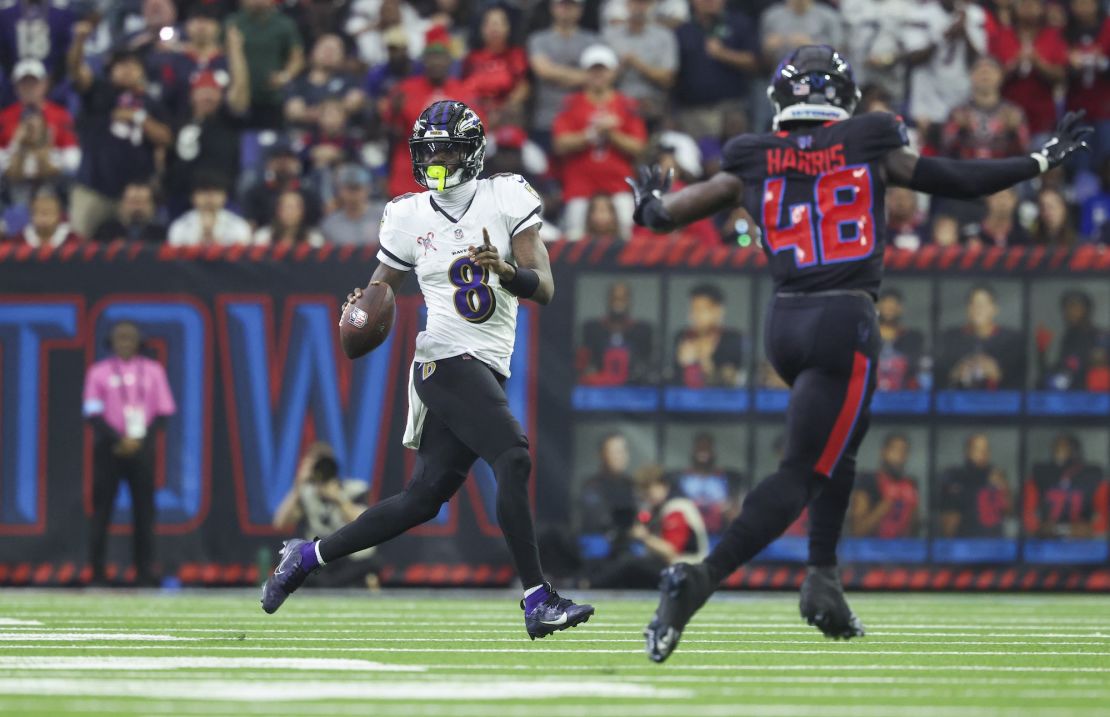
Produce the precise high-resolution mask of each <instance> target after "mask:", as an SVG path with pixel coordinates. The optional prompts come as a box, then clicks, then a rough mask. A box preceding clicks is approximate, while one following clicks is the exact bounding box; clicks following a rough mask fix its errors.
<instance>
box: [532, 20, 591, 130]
mask: <svg viewBox="0 0 1110 717" xmlns="http://www.w3.org/2000/svg"><path fill="white" fill-rule="evenodd" d="M584 2H585V0H551V19H552V23H551V27H550V28H549V29H547V30H543V31H540V32H537V33H534V34H532V35H531V36H529V38H528V63H529V64H530V65H531V67H532V73H533V74H534V75H535V78H536V102H535V109H534V115H533V117H532V125H531V128H532V133H531V134H532V137H533V139H535V140H536V141H537V142H539V144H540V146H541V147H543V148H544V149H545V150H548V149H551V135H552V125H553V124H554V122H555V117H556V116H557V115H558V114H559V113H560V112H561V111H562V109H563V104H564V102H565V100H566V98H567V97H568V96H569V95H570V94H571V93H572V92H574V91H576V90H578V89H580V88H582V87H583V86H585V84H586V80H587V74H588V73H587V72H586V71H585V70H583V69H582V67H581V59H582V54H583V53H584V52H585V51H586V48H588V47H592V46H594V45H596V44H597V42H598V36H597V35H596V34H594V33H593V32H590V31H588V30H583V29H582V28H581V27H580V26H579V25H580V23H581V22H582V6H583V4H584Z"/></svg>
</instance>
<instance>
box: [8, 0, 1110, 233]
mask: <svg viewBox="0 0 1110 717" xmlns="http://www.w3.org/2000/svg"><path fill="white" fill-rule="evenodd" d="M807 43H827V44H831V45H834V46H837V47H839V48H840V50H841V51H842V52H843V53H845V54H846V55H847V57H848V58H849V60H850V61H851V62H852V63H853V65H854V68H855V72H856V77H857V80H858V81H859V84H860V86H861V88H862V89H863V101H862V102H861V106H860V111H871V110H888V111H893V112H897V113H899V114H901V115H903V116H904V117H905V118H906V120H907V122H908V124H909V125H910V127H911V128H912V141H913V143H914V144H915V146H916V148H917V149H918V150H919V151H921V152H922V153H926V154H937V155H946V156H955V157H1001V156H1006V155H1012V154H1018V153H1022V152H1025V151H1027V150H1028V149H1029V148H1030V147H1033V146H1036V145H1037V144H1038V142H1039V141H1040V140H1042V139H1043V137H1044V136H1045V134H1046V133H1047V132H1048V131H1049V130H1050V129H1051V128H1052V127H1053V126H1054V124H1055V122H1056V118H1057V116H1058V115H1060V114H1061V113H1062V112H1063V111H1064V110H1065V109H1083V110H1085V111H1086V113H1087V120H1088V121H1089V122H1090V123H1092V124H1093V125H1094V126H1095V128H1096V133H1095V135H1094V137H1093V140H1092V144H1093V147H1092V149H1093V151H1092V152H1090V153H1089V154H1085V155H1083V156H1080V157H1078V158H1077V160H1076V161H1075V162H1074V163H1073V164H1071V165H1069V166H1068V167H1065V168H1062V169H1061V170H1058V171H1055V172H1053V173H1050V174H1048V175H1045V176H1044V177H1043V178H1041V179H1039V180H1037V181H1036V182H1032V183H1029V184H1028V185H1026V186H1023V187H1020V188H1018V189H1016V190H1007V191H1004V192H1001V193H999V194H996V195H994V196H991V197H988V198H987V199H985V200H984V201H981V202H957V201H951V200H934V201H933V202H932V203H931V204H930V203H929V202H928V201H927V200H926V199H925V198H924V197H921V196H917V195H915V194H914V193H913V192H911V191H909V190H904V189H892V190H891V191H890V196H889V197H888V201H887V208H888V212H889V233H890V236H889V239H890V240H891V241H892V242H893V244H894V245H896V246H898V247H901V248H904V249H910V250H913V249H916V248H918V247H920V246H922V245H925V244H929V243H934V244H939V245H945V246H947V245H954V244H962V245H976V246H983V245H986V246H1011V245H1024V244H1040V245H1049V246H1064V247H1069V246H1074V245H1076V244H1079V243H1083V242H1101V243H1104V244H1105V243H1110V224H1108V223H1107V221H1106V219H1107V216H1108V213H1110V20H1108V19H1107V17H1106V7H1105V5H1104V4H1103V5H1100V3H1099V1H1098V0H1068V1H1067V2H1060V3H1056V2H1046V1H1045V0H996V1H994V2H986V3H984V4H971V3H962V2H954V1H952V0H927V1H925V2H914V1H912V0H842V2H840V4H839V5H836V4H826V3H823V2H818V1H816V0H783V1H781V2H772V1H769V0H749V1H748V2H738V1H737V0H499V1H497V2H490V1H489V0H239V1H238V2H236V1H235V0H179V1H178V2H173V1H172V0H141V1H140V0H2V1H0V70H2V72H0V74H2V77H0V107H2V110H0V173H2V176H3V182H2V187H3V190H2V192H0V209H2V217H3V224H2V225H0V235H4V236H7V237H8V238H9V239H10V240H11V241H16V242H23V243H27V244H30V245H32V246H36V247H39V246H46V245H50V246H60V245H63V244H66V243H73V242H81V241H111V240H116V239H127V240H136V241H147V242H169V243H170V244H171V245H176V246H187V245H198V244H221V245H231V244H284V243H307V244H309V245H313V246H319V245H321V244H323V243H325V242H331V243H335V244H362V243H373V242H374V241H375V240H376V236H375V232H376V230H377V219H378V217H379V216H380V212H381V208H382V206H383V204H384V203H385V202H386V201H388V200H389V199H390V198H392V197H393V196H396V195H398V194H402V193H404V192H409V191H417V190H418V189H419V187H418V186H417V185H416V184H415V182H414V181H413V179H412V176H411V169H410V164H409V160H408V148H407V145H406V139H407V136H408V133H409V131H410V129H411V126H412V123H413V121H414V119H415V117H416V116H417V114H418V113H419V112H420V110H421V109H422V108H423V107H424V106H426V105H427V104H429V103H430V102H432V101H435V100H439V99H444V98H448V97H450V98H456V99H460V100H464V101H466V102H468V103H470V104H472V105H473V106H475V107H476V108H477V109H478V111H479V112H480V114H481V115H482V117H483V118H484V120H485V122H486V126H487V132H488V135H489V142H490V146H489V151H488V153H487V157H488V159H487V161H486V167H487V174H491V173H496V172H518V173H521V174H523V175H524V176H526V177H527V178H528V179H529V180H530V181H531V182H532V183H533V185H534V186H535V187H536V188H537V189H539V190H540V191H541V193H542V194H543V196H544V199H545V206H546V210H545V213H546V217H545V218H546V220H547V222H546V225H545V238H548V239H557V238H560V237H565V238H568V239H572V240H578V239H583V238H586V239H620V240H624V239H628V238H630V237H631V236H632V234H633V233H634V232H633V228H632V226H631V219H630V216H631V196H630V195H629V193H628V192H627V187H626V185H625V183H624V181H623V179H624V177H625V176H627V175H628V174H630V173H631V172H632V169H633V167H634V165H635V164H636V163H637V162H645V161H658V162H661V163H663V164H664V165H665V166H668V167H673V168H674V169H675V170H676V175H677V177H678V180H679V183H680V184H681V183H683V182H691V181H695V180H697V179H699V178H701V177H705V176H707V175H708V174H711V173H713V172H715V171H716V170H717V167H718V166H719V163H720V157H721V150H722V146H723V143H724V142H725V141H726V140H727V139H728V138H729V137H731V136H733V135H735V134H737V133H740V132H744V131H759V130H765V129H767V128H769V126H770V120H771V118H770V114H771V107H770V104H769V103H768V102H767V101H766V98H765V97H764V91H765V88H766V84H767V79H768V78H769V76H770V74H771V72H772V71H773V69H774V67H775V66H776V64H777V62H778V60H779V58H781V57H782V55H783V54H784V53H786V52H787V51H789V50H790V49H792V48H794V47H796V46H798V45H801V44H807ZM686 231H687V232H688V233H689V234H691V235H692V236H694V237H696V238H697V240H698V241H702V242H706V243H711V244H719V243H725V244H736V243H740V244H742V245H748V244H751V243H753V242H758V240H759V232H758V228H757V227H755V226H754V223H753V222H752V221H751V218H750V217H748V216H747V215H746V213H745V212H743V211H742V210H738V211H737V212H734V213H732V214H729V215H727V216H720V217H717V218H716V219H715V220H713V221H709V220H707V221H704V222H701V223H700V224H698V225H695V226H693V227H690V228H689V229H688V230H686Z"/></svg>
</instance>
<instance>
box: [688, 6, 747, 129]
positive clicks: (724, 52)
mask: <svg viewBox="0 0 1110 717" xmlns="http://www.w3.org/2000/svg"><path fill="white" fill-rule="evenodd" d="M690 7H691V13H692V17H691V18H690V21H689V22H687V23H685V24H684V25H682V26H681V27H679V28H678V30H677V31H676V34H677V37H678V78H677V79H676V80H675V85H674V101H675V106H676V109H677V114H676V119H677V120H678V126H679V127H680V128H681V129H682V131H684V132H685V133H686V134H689V135H691V136H693V137H694V138H695V139H701V138H703V137H718V136H720V135H721V133H722V125H723V120H722V115H723V113H725V112H726V111H728V110H736V109H744V108H745V105H746V98H747V97H748V94H749V87H748V84H749V82H750V80H751V79H752V77H753V75H754V73H756V72H757V71H758V70H759V59H758V53H759V41H758V39H757V38H758V32H757V29H756V27H755V25H754V24H753V23H752V21H751V20H750V19H748V17H747V16H746V15H744V14H742V13H737V12H731V11H726V10H725V3H724V0H691V3H690Z"/></svg>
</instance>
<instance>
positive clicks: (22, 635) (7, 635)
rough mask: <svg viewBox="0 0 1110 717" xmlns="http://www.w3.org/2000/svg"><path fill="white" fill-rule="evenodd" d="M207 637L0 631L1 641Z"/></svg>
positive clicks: (147, 640)
mask: <svg viewBox="0 0 1110 717" xmlns="http://www.w3.org/2000/svg"><path fill="white" fill-rule="evenodd" d="M202 639H205V638H200V637H178V636H175V635H156V634H152V633H143V632H12V631H0V642H32V641H33V642H108V641H112V642H117V641H118V642H130V641H135V642H178V641H195V640H202Z"/></svg>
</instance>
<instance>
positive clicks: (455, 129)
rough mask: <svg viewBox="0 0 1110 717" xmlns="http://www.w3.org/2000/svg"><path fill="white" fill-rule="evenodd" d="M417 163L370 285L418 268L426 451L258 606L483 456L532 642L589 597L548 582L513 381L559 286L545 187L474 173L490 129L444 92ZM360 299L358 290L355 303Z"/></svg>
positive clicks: (414, 150) (558, 626)
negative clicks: (531, 309)
mask: <svg viewBox="0 0 1110 717" xmlns="http://www.w3.org/2000/svg"><path fill="white" fill-rule="evenodd" d="M409 149H410V152H411V154H412V171H413V176H414V177H415V178H416V181H417V182H419V183H420V184H421V185H423V186H425V187H427V188H428V189H429V190H430V191H427V192H421V193H419V194H405V195H403V196H400V197H397V198H396V199H394V200H393V201H392V202H391V203H390V204H389V206H387V207H386V210H385V213H384V215H383V216H382V225H381V231H380V241H381V251H380V252H379V253H378V259H379V261H380V264H379V265H378V268H377V269H376V270H375V271H374V275H373V277H372V278H371V281H372V282H383V283H386V284H389V285H390V286H391V287H392V288H393V290H394V292H396V291H398V290H399V289H400V287H401V285H402V284H403V283H404V281H405V278H406V277H407V276H408V275H409V272H410V271H412V270H414V269H415V270H416V276H417V279H418V280H419V281H420V290H421V292H422V293H423V294H424V301H425V303H426V304H427V307H428V322H427V328H426V329H425V330H424V331H423V332H421V333H420V335H419V336H417V338H416V360H415V361H414V362H413V366H412V372H411V375H410V384H409V386H410V388H409V403H410V406H409V422H408V426H407V427H406V430H405V445H406V446H408V447H410V448H415V449H416V450H417V458H416V468H415V470H414V475H413V478H412V480H411V482H410V483H409V485H408V487H407V488H405V490H404V491H402V492H401V493H398V494H397V495H394V496H392V497H390V498H387V499H386V500H384V501H382V502H380V503H378V504H377V505H374V506H371V507H370V508H369V509H368V510H367V511H366V512H364V513H363V514H362V515H360V516H359V517H358V518H357V519H356V520H355V521H354V522H352V523H349V524H347V525H346V526H344V527H343V528H341V529H340V530H338V531H336V532H335V533H333V534H332V535H330V536H328V537H326V538H324V539H322V540H317V541H305V540H290V541H288V542H287V543H286V544H285V547H284V548H283V550H282V559H281V562H280V563H279V564H278V566H277V568H276V569H275V571H274V574H273V575H272V576H271V577H270V579H269V580H267V582H266V585H265V587H264V588H263V593H262V607H263V609H264V610H265V611H266V612H270V613H272V612H274V611H275V610H277V609H278V607H280V606H281V604H282V603H283V602H284V601H285V599H286V598H287V597H288V596H289V594H290V593H292V592H293V591H294V590H296V589H297V588H298V587H299V586H300V585H301V583H303V582H304V579H305V577H307V575H308V574H309V573H311V572H312V571H313V570H315V569H316V568H317V567H319V566H320V565H321V564H324V563H326V562H330V561H332V560H335V559H337V558H340V557H342V556H344V555H350V554H351V553H354V552H357V551H359V550H363V549H366V548H369V547H371V546H374V545H379V544H381V543H384V542H385V541H387V540H389V539H391V538H393V537H395V536H397V535H400V534H401V533H403V532H405V531H406V530H408V529H409V528H412V527H415V526H417V525H420V524H421V523H424V522H426V521H428V520H431V519H432V518H433V517H435V516H436V514H438V513H439V509H440V506H441V505H442V504H443V503H444V502H446V501H447V500H449V499H450V498H451V496H452V495H454V494H455V491H457V490H458V489H459V487H461V486H462V484H463V481H465V480H466V476H467V474H468V473H469V472H470V467H471V465H473V463H474V461H475V460H477V459H478V458H479V457H480V458H483V459H484V460H485V461H486V462H487V463H489V464H490V466H492V468H493V472H494V475H495V476H496V478H497V520H498V523H499V524H500V526H501V531H502V532H503V533H504V534H505V541H506V542H507V543H508V545H509V551H510V552H511V553H512V557H513V562H514V563H515V564H516V569H517V574H518V575H519V576H520V581H521V584H522V586H523V587H524V600H522V601H521V606H522V607H523V609H524V623H525V628H526V630H527V631H528V635H529V636H530V637H531V638H532V639H535V638H537V637H545V636H547V635H550V634H551V633H553V632H556V631H558V630H565V629H566V628H568V627H574V626H575V625H578V624H580V623H582V622H585V621H586V620H588V619H589V617H590V616H591V615H592V614H593V612H594V609H593V607H591V606H589V605H576V604H575V603H573V602H572V601H570V600H567V599H565V598H562V597H560V596H559V594H558V593H556V592H555V590H554V588H552V587H551V585H550V584H548V583H547V582H545V581H544V577H543V572H542V569H541V567H540V558H539V551H538V549H537V546H536V534H535V528H534V526H533V522H532V512H531V508H530V506H529V503H528V480H529V477H530V476H531V473H532V460H531V457H530V455H529V453H528V438H527V436H525V435H524V431H523V429H522V428H521V426H520V423H519V422H518V421H517V420H516V418H514V417H513V414H512V413H511V412H510V410H509V403H508V399H507V398H506V396H505V391H504V384H505V380H506V379H507V378H508V377H509V359H510V358H511V356H512V353H513V343H514V340H515V337H516V312H517V302H518V300H519V299H531V300H532V301H535V302H537V303H539V304H546V303H548V302H550V301H551V297H552V296H553V294H554V291H555V285H554V282H553V280H552V277H551V266H550V264H549V262H548V257H547V249H546V248H545V247H544V245H543V242H542V241H540V235H539V230H540V224H541V219H540V210H541V209H542V203H541V201H540V198H539V195H538V194H536V192H535V190H534V189H532V187H530V186H529V185H528V183H527V182H526V181H525V180H524V179H523V178H522V177H520V176H518V175H515V174H500V175H497V176H494V177H490V178H488V179H478V174H479V173H481V171H482V162H483V158H484V156H485V151H486V137H485V129H484V127H483V126H482V121H481V119H480V118H479V117H478V115H477V114H476V113H475V112H474V110H472V109H470V108H469V107H467V106H466V105H465V104H464V103H462V102H458V101H454V100H445V101H441V102H436V103H434V104H432V105H431V106H430V107H428V108H427V109H425V110H424V112H422V113H421V114H420V118H419V119H417V121H416V124H415V125H414V126H413V130H412V136H411V137H410V138H409ZM359 296H361V289H355V290H354V291H353V292H352V293H351V294H350V295H349V296H348V297H347V301H348V302H354V301H355V300H356V299H357V298H358V297H359Z"/></svg>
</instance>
